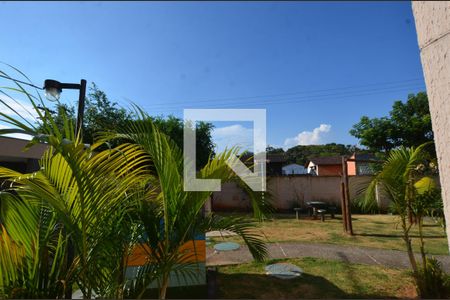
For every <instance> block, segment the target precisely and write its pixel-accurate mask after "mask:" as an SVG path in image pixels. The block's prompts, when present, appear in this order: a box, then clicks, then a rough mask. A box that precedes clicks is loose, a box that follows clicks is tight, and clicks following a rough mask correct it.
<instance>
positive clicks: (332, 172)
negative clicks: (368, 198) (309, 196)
mask: <svg viewBox="0 0 450 300" xmlns="http://www.w3.org/2000/svg"><path fill="white" fill-rule="evenodd" d="M349 158H350V160H349V161H347V170H348V175H349V176H361V175H372V174H373V170H372V168H371V167H370V161H375V160H376V158H375V155H373V154H369V153H361V154H359V153H354V154H353V155H352V156H350V157H349ZM307 172H308V174H311V175H317V176H341V175H342V156H324V157H317V158H312V159H311V160H310V161H309V163H308V166H307Z"/></svg>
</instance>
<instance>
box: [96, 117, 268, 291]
mask: <svg viewBox="0 0 450 300" xmlns="http://www.w3.org/2000/svg"><path fill="white" fill-rule="evenodd" d="M138 115H139V117H138V118H139V122H135V123H130V125H129V126H128V127H127V128H125V130H124V131H123V133H117V134H112V135H106V136H105V137H104V138H105V139H107V140H109V139H111V138H112V139H114V138H119V139H126V140H130V141H132V142H134V143H136V144H137V145H139V146H140V147H141V148H142V149H143V150H144V151H145V152H146V153H147V155H148V156H149V159H150V160H151V161H152V165H153V166H154V170H153V172H154V174H152V175H153V176H154V177H153V176H149V178H148V179H149V180H148V182H149V188H148V190H147V191H146V192H145V194H144V196H143V197H142V198H141V201H140V209H138V211H137V215H138V220H139V221H140V223H141V227H142V228H143V229H144V234H143V235H142V236H143V238H142V243H143V245H142V247H143V249H144V251H145V253H146V261H147V262H148V263H147V264H146V265H145V266H143V268H142V269H141V270H140V272H139V274H138V278H137V279H136V281H135V282H134V284H133V285H132V288H131V289H132V290H133V295H132V296H133V297H138V298H140V297H142V296H143V294H144V292H145V290H146V288H147V286H148V285H149V284H150V283H152V282H155V281H156V282H157V283H158V286H159V290H160V292H159V297H160V298H161V299H165V297H166V291H167V288H168V286H169V280H170V274H171V273H172V272H173V273H175V275H177V277H178V278H180V279H186V278H193V277H195V276H196V274H197V272H198V259H197V253H196V251H194V252H189V251H188V252H186V251H181V250H182V247H183V246H185V245H186V244H192V240H193V239H194V237H195V235H197V234H199V233H205V232H207V231H211V230H229V231H232V232H235V233H237V234H238V235H239V236H240V237H242V238H243V240H244V242H245V243H246V244H247V246H248V248H249V250H250V252H251V254H252V255H253V257H254V258H255V259H257V260H263V259H264V258H265V257H267V249H266V246H265V245H264V242H263V241H262V236H259V235H258V234H257V233H255V232H254V226H255V225H256V224H255V223H254V222H252V221H250V222H249V221H248V220H245V219H244V218H238V217H232V216H228V217H219V216H216V215H214V214H210V215H207V216H202V207H203V205H204V204H205V202H206V201H207V199H208V197H210V196H211V194H212V192H209V191H184V182H183V180H184V179H183V158H182V152H181V150H180V149H179V148H178V146H177V145H176V143H175V142H174V141H172V140H171V139H170V138H169V137H168V136H167V135H166V134H164V133H163V132H162V130H160V129H159V128H158V127H157V126H156V124H154V123H153V121H152V118H150V117H149V116H148V115H147V114H146V113H144V112H143V111H141V110H139V114H138ZM174 128H177V126H175V127H174ZM235 154H236V153H235V151H233V149H232V150H230V151H227V152H224V153H221V154H219V155H217V156H216V157H214V158H212V159H210V160H208V162H207V164H206V165H205V166H204V167H203V168H202V169H201V170H200V171H199V173H198V175H197V176H198V177H199V178H203V179H208V178H221V179H222V180H232V179H233V177H234V175H233V172H231V170H230V169H229V168H228V165H227V161H228V160H229V159H231V158H233V157H234V158H235V159H236V156H235ZM252 199H254V198H252ZM253 205H254V210H255V213H256V212H258V211H259V212H261V211H264V203H260V202H253ZM192 260H193V262H192Z"/></svg>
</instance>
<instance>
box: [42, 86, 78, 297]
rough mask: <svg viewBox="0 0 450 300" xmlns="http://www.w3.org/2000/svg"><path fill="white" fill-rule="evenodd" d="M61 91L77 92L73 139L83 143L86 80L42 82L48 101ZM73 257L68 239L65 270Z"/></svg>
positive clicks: (68, 293)
mask: <svg viewBox="0 0 450 300" xmlns="http://www.w3.org/2000/svg"><path fill="white" fill-rule="evenodd" d="M63 89H68V90H79V91H80V94H79V97H78V112H77V124H76V128H75V138H77V137H78V135H79V138H80V141H81V142H83V118H84V102H85V98H86V80H84V79H81V81H80V83H61V82H59V81H56V80H53V79H47V80H45V82H44V90H45V97H46V98H47V99H48V100H50V101H58V100H59V98H60V96H61V92H62V90H63ZM74 257H75V248H74V245H73V242H72V239H71V238H69V242H68V245H67V269H69V268H70V267H71V266H72V263H73V260H74ZM64 298H65V299H72V287H71V286H67V287H66V289H65V293H64Z"/></svg>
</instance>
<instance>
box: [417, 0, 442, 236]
mask: <svg viewBox="0 0 450 300" xmlns="http://www.w3.org/2000/svg"><path fill="white" fill-rule="evenodd" d="M412 7H413V13H414V18H415V22H416V30H417V37H418V42H419V48H420V56H421V59H422V66H423V72H424V75H425V83H426V86H427V93H428V99H429V102H430V111H431V117H432V124H433V132H434V139H435V143H436V152H437V157H438V162H439V174H440V179H441V187H442V196H443V199H444V212H445V219H446V222H447V224H450V1H442V2H434V1H433V2H431V1H430V2H425V1H417V2H416V1H413V4H412ZM447 238H449V245H450V226H447Z"/></svg>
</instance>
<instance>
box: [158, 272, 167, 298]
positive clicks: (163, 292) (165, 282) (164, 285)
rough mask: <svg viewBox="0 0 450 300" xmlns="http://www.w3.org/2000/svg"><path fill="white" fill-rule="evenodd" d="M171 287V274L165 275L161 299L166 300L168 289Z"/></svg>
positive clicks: (160, 292) (160, 294) (160, 291)
mask: <svg viewBox="0 0 450 300" xmlns="http://www.w3.org/2000/svg"><path fill="white" fill-rule="evenodd" d="M168 286H169V274H164V276H163V280H162V284H161V288H160V290H159V299H166V293H167V287H168Z"/></svg>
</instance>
